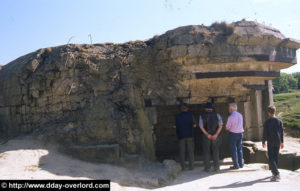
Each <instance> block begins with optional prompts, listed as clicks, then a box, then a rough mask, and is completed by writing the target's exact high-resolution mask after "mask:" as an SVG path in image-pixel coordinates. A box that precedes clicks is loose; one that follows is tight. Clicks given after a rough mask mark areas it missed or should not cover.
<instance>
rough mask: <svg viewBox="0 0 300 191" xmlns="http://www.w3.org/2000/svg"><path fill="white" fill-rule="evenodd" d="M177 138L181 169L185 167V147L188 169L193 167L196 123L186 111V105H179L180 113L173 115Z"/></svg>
mask: <svg viewBox="0 0 300 191" xmlns="http://www.w3.org/2000/svg"><path fill="white" fill-rule="evenodd" d="M173 128H176V134H177V138H178V140H179V155H180V164H181V168H182V170H184V169H185V148H186V147H187V151H188V157H189V167H190V170H192V169H193V168H194V139H193V137H194V128H196V123H195V120H194V117H193V115H192V114H190V113H189V112H188V105H187V104H185V103H184V104H182V105H181V113H180V114H177V115H176V117H175V125H174V126H173Z"/></svg>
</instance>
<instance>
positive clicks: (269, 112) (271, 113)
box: [267, 105, 276, 117]
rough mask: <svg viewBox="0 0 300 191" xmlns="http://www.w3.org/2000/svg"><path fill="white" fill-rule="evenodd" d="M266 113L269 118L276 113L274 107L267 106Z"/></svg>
mask: <svg viewBox="0 0 300 191" xmlns="http://www.w3.org/2000/svg"><path fill="white" fill-rule="evenodd" d="M267 112H268V115H269V116H270V117H271V116H274V115H275V113H276V107H275V106H274V105H270V106H268V108H267Z"/></svg>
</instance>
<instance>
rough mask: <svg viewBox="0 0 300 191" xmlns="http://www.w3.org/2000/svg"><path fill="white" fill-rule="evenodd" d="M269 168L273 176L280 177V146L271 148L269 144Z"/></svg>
mask: <svg viewBox="0 0 300 191" xmlns="http://www.w3.org/2000/svg"><path fill="white" fill-rule="evenodd" d="M268 156H269V167H270V170H271V171H272V174H273V175H275V176H276V175H279V171H278V158H279V146H270V145H269V144H268Z"/></svg>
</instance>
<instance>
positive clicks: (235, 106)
mask: <svg viewBox="0 0 300 191" xmlns="http://www.w3.org/2000/svg"><path fill="white" fill-rule="evenodd" d="M228 111H229V113H232V112H234V111H237V105H236V103H230V104H229V107H228Z"/></svg>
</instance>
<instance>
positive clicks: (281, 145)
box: [280, 121, 284, 149]
mask: <svg viewBox="0 0 300 191" xmlns="http://www.w3.org/2000/svg"><path fill="white" fill-rule="evenodd" d="M283 135H284V132H283V123H282V121H281V123H280V141H281V143H280V148H281V149H283V147H284V143H283Z"/></svg>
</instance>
